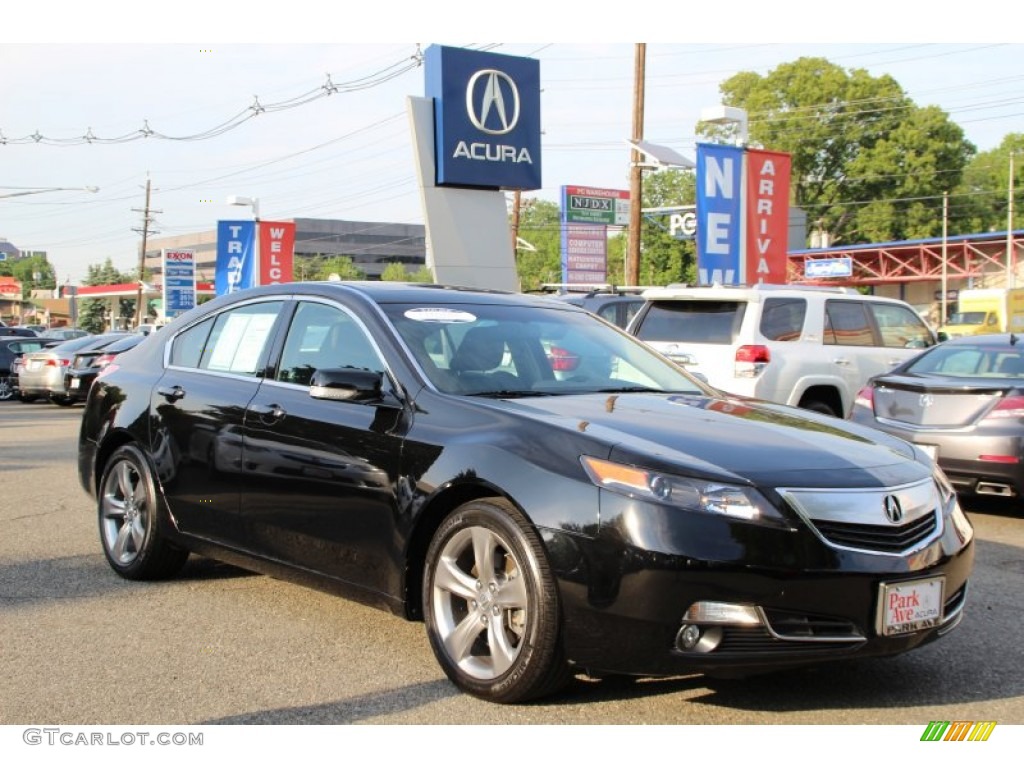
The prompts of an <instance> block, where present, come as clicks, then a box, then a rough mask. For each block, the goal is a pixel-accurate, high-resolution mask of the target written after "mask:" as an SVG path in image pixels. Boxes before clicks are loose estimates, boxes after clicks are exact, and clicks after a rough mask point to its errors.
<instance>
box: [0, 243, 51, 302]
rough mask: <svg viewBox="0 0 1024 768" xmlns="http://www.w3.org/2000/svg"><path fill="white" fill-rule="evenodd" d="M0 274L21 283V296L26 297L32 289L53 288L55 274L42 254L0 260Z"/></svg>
mask: <svg viewBox="0 0 1024 768" xmlns="http://www.w3.org/2000/svg"><path fill="white" fill-rule="evenodd" d="M0 275H7V276H10V277H13V278H14V279H16V280H17V281H18V282H20V283H21V297H22V298H23V299H27V298H28V297H29V296H31V294H32V291H34V290H53V289H54V288H56V287H57V276H56V272H55V271H54V269H53V266H52V265H51V264H50V262H49V261H48V260H47V258H46V256H45V255H44V254H38V255H35V256H25V257H23V258H16V259H8V260H6V261H0Z"/></svg>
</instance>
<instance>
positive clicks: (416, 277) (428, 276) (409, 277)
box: [380, 263, 434, 283]
mask: <svg viewBox="0 0 1024 768" xmlns="http://www.w3.org/2000/svg"><path fill="white" fill-rule="evenodd" d="M380 279H381V280H387V281H389V282H395V283H432V282H434V275H433V273H431V271H430V269H429V268H428V267H426V266H423V267H420V268H419V269H417V270H416V271H415V272H409V271H408V270H407V269H406V268H405V265H404V264H400V263H392V264H388V265H387V266H386V267H384V271H383V272H382V273H381V275H380Z"/></svg>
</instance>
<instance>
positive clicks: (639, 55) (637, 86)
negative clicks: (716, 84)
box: [625, 43, 647, 285]
mask: <svg viewBox="0 0 1024 768" xmlns="http://www.w3.org/2000/svg"><path fill="white" fill-rule="evenodd" d="M646 57H647V44H646V43H637V45H636V64H635V66H634V73H633V74H634V78H633V142H634V143H635V142H638V141H643V138H644V67H645V60H646ZM642 160H643V158H642V157H641V156H640V151H639V150H637V149H633V150H630V166H629V248H628V250H627V252H626V275H625V280H626V285H640V228H641V215H642V214H641V208H643V203H642V199H643V176H642V174H643V168H641V167H640V163H641V161H642Z"/></svg>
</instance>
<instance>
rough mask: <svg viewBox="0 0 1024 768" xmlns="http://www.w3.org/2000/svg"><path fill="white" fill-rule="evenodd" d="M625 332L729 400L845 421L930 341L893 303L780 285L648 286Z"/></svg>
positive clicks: (909, 313)
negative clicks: (875, 381)
mask: <svg viewBox="0 0 1024 768" xmlns="http://www.w3.org/2000/svg"><path fill="white" fill-rule="evenodd" d="M643 295H644V298H645V299H646V300H647V301H646V304H645V305H644V307H643V309H641V310H640V312H639V313H637V315H636V317H634V318H633V321H632V322H631V323H630V325H629V332H630V333H632V334H633V335H635V336H636V337H638V338H639V339H641V340H642V341H645V342H647V344H649V345H650V346H651V347H653V348H654V349H656V350H658V351H659V352H661V353H662V354H664V355H666V356H668V357H669V358H671V359H672V360H674V361H675V362H677V363H679V364H681V365H683V366H685V367H686V368H687V369H688V370H689V371H691V372H692V373H696V374H698V375H700V376H701V377H702V378H704V379H706V380H707V381H708V383H709V384H711V385H712V386H713V387H716V388H717V389H721V390H724V391H726V392H731V393H733V394H736V395H743V396H747V397H755V398H758V399H760V400H770V401H772V402H776V403H785V404H787V405H795V406H799V407H801V408H806V409H808V410H812V411H818V412H820V413H826V414H830V415H832V416H839V417H845V416H846V415H847V414H849V412H850V408H851V407H852V406H853V399H854V396H855V395H856V394H857V391H858V390H859V389H860V388H861V387H862V386H864V384H865V383H866V382H867V380H868V379H869V378H870V377H871V376H874V375H875V374H879V373H885V372H886V371H889V370H890V369H892V368H893V367H894V366H896V365H898V364H900V363H901V362H903V361H904V360H906V359H907V358H909V357H913V356H914V355H916V354H918V353H919V352H920V351H921V350H922V349H924V348H926V347H930V346H932V345H934V344H936V343H937V339H936V336H935V332H934V331H932V330H931V329H930V328H929V327H928V326H927V325H926V324H925V322H924V321H923V320H922V319H921V317H920V315H918V314H917V313H916V312H915V311H914V310H913V308H912V307H911V306H910V305H909V304H906V303H905V302H902V301H899V300H897V299H886V298H881V297H878V296H866V295H863V294H860V293H857V292H856V291H853V290H849V289H846V288H816V287H798V286H786V285H758V286H754V287H727V286H698V287H692V286H691V287H686V286H681V287H676V286H669V287H667V288H654V289H651V290H648V291H645V292H644V294H643Z"/></svg>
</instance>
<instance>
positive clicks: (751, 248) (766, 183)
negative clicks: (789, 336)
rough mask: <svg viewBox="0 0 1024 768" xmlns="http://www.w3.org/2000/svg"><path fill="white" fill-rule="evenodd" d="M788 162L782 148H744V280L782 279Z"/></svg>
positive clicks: (786, 234) (786, 232)
mask: <svg viewBox="0 0 1024 768" xmlns="http://www.w3.org/2000/svg"><path fill="white" fill-rule="evenodd" d="M790 165H791V159H790V156H789V155H788V154H786V153H784V152H767V151H765V150H761V149H748V150H747V180H746V184H747V190H746V192H747V200H746V208H747V210H746V214H747V222H746V223H747V226H746V233H747V238H746V239H747V248H746V272H747V282H748V283H775V284H779V285H781V284H784V283H785V282H786V264H787V259H786V257H787V255H788V253H789V180H790Z"/></svg>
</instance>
